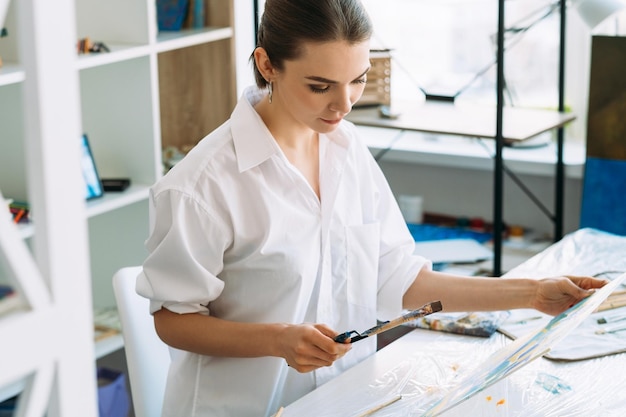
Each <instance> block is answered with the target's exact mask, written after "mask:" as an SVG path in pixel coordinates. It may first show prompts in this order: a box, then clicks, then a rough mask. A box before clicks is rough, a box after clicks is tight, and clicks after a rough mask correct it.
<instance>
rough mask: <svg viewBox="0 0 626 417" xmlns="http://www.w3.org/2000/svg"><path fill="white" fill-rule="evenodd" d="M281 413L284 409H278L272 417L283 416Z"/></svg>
mask: <svg viewBox="0 0 626 417" xmlns="http://www.w3.org/2000/svg"><path fill="white" fill-rule="evenodd" d="M283 411H285V407H280V408H279V409H278V411H277V412H276V414H274V415H273V416H272V417H280V416H282V415H283Z"/></svg>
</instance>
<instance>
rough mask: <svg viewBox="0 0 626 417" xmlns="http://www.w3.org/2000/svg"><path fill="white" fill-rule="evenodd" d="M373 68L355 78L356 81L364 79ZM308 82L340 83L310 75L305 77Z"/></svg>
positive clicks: (368, 68)
mask: <svg viewBox="0 0 626 417" xmlns="http://www.w3.org/2000/svg"><path fill="white" fill-rule="evenodd" d="M371 68H372V67H367V69H366V70H365V71H363V73H362V74H361V75H359V76H358V77H356V78H355V80H358V79H359V78H361V77H363V76H364V75H365V74H367V73H368V72H369V70H370V69H371ZM304 78H306V79H307V80H311V81H317V82H320V83H324V84H338V83H339V81H335V80H329V79H328V78H324V77H318V76H316V75H309V76H306V77H304Z"/></svg>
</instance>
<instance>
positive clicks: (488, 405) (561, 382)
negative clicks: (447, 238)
mask: <svg viewBox="0 0 626 417" xmlns="http://www.w3.org/2000/svg"><path fill="white" fill-rule="evenodd" d="M624 248H626V237H615V236H612V235H605V234H603V233H598V232H597V231H594V230H591V229H583V230H580V231H578V232H575V233H573V234H571V235H568V236H566V237H565V238H564V239H563V240H562V241H561V242H558V243H556V244H554V245H552V246H551V247H549V248H548V249H546V250H545V251H543V252H542V253H540V254H538V255H536V256H535V257H533V258H531V259H529V260H528V261H527V262H525V263H523V264H522V265H520V266H519V267H518V268H515V269H513V270H512V271H511V272H510V273H509V274H507V275H508V276H519V274H520V273H523V274H524V275H528V276H546V275H551V274H552V273H554V274H561V273H567V272H569V273H572V272H573V273H585V274H596V273H599V272H601V270H614V269H616V268H617V269H623V270H626V259H623V258H624V256H623V253H624ZM620 253H621V254H622V255H620ZM510 342H511V341H510V339H508V338H507V337H505V336H504V335H502V334H499V333H496V334H494V335H493V336H492V337H490V338H477V337H471V336H461V335H454V334H448V333H443V332H435V331H429V330H421V329H416V330H414V331H412V332H410V333H408V334H407V335H405V336H403V337H401V338H399V339H398V340H396V341H394V342H393V343H391V344H390V345H388V346H387V347H385V348H383V349H381V350H380V351H378V352H377V353H376V354H375V355H374V356H372V357H370V358H368V359H367V360H365V361H363V362H362V363H360V364H359V365H357V366H355V367H353V368H352V369H350V370H348V371H347V372H345V373H344V374H342V375H340V376H339V377H337V378H336V379H334V380H332V381H330V382H328V383H327V384H325V385H323V386H321V387H319V388H318V389H317V390H315V391H313V392H312V393H310V394H308V395H306V396H304V397H303V398H301V399H299V400H298V401H296V402H294V403H292V404H291V405H289V406H288V407H286V408H285V410H284V413H283V417H294V416H303V415H307V416H309V415H310V416H316V417H325V416H328V417H330V416H342V417H345V416H359V415H361V413H362V412H363V411H365V410H368V409H370V408H372V407H374V406H375V405H377V404H380V403H382V402H385V401H386V400H388V399H391V398H393V397H394V396H396V395H397V394H401V395H402V398H401V399H400V400H399V401H396V402H394V403H393V404H390V405H388V406H386V407H385V408H383V409H381V410H379V411H377V412H375V413H374V414H372V416H374V417H383V416H420V415H422V413H423V412H424V411H425V409H426V408H427V407H428V405H429V404H432V403H433V402H434V401H436V400H437V399H438V398H440V397H441V396H442V395H443V394H444V393H446V392H448V391H449V390H452V389H454V387H455V384H456V382H457V381H458V379H460V378H462V377H463V375H465V374H466V373H468V372H470V371H471V370H472V369H475V368H477V367H480V366H481V364H482V363H483V362H484V361H485V360H486V359H487V358H489V356H490V355H492V354H493V353H494V352H495V351H497V350H498V349H500V348H502V347H503V346H505V344H508V343H510ZM625 343H626V342H625ZM625 371H626V354H624V353H622V354H615V355H609V356H604V357H601V358H596V359H591V360H584V361H574V362H560V361H552V360H548V359H545V358H539V359H537V360H535V361H533V362H531V363H530V364H529V365H527V366H526V367H524V368H522V369H520V370H518V371H517V372H516V373H514V374H512V375H511V376H509V377H508V378H505V379H503V380H501V381H500V382H498V383H496V384H494V385H492V386H490V387H488V388H486V389H485V390H484V391H482V392H480V393H478V394H477V395H475V396H474V397H472V398H470V399H469V400H467V401H465V402H462V403H460V404H458V405H457V406H455V407H453V408H452V409H450V410H448V411H446V412H444V413H443V414H441V415H442V416H445V417H451V416H464V417H466V416H498V417H501V416H520V417H522V416H523V417H531V416H536V417H551V416H559V417H563V416H602V417H606V416H615V417H618V416H619V417H623V416H626V395H624V393H623V390H624V388H626V372H625Z"/></svg>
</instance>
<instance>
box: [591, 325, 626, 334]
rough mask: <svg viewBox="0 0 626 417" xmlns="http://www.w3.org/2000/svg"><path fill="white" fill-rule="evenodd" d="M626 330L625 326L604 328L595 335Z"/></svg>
mask: <svg viewBox="0 0 626 417" xmlns="http://www.w3.org/2000/svg"><path fill="white" fill-rule="evenodd" d="M624 330H626V325H615V326H606V327H605V328H603V329H598V330H596V334H607V333H617V332H623V331H624Z"/></svg>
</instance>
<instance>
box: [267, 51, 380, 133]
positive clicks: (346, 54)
mask: <svg viewBox="0 0 626 417" xmlns="http://www.w3.org/2000/svg"><path fill="white" fill-rule="evenodd" d="M369 69H370V60H369V42H362V43H358V44H349V43H347V42H345V41H334V42H327V43H306V44H304V47H303V53H302V55H301V56H300V57H299V58H298V59H296V60H291V61H285V63H284V70H283V71H281V72H279V73H278V76H277V78H276V80H275V83H274V91H273V98H272V106H274V105H275V104H276V105H279V106H281V107H282V108H281V112H282V113H283V114H289V115H290V116H291V119H292V120H293V121H294V122H295V123H296V124H301V125H304V126H307V127H308V128H310V129H312V130H314V131H316V132H320V133H327V132H330V131H332V130H334V129H335V128H336V127H337V126H338V124H339V122H340V121H341V120H342V119H343V118H344V117H345V116H346V115H347V114H348V113H349V112H350V110H351V109H352V105H353V104H354V103H355V102H356V101H357V100H358V99H359V98H360V97H361V95H362V94H363V89H364V88H365V82H366V79H367V77H366V74H367V71H368V70H369Z"/></svg>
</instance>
